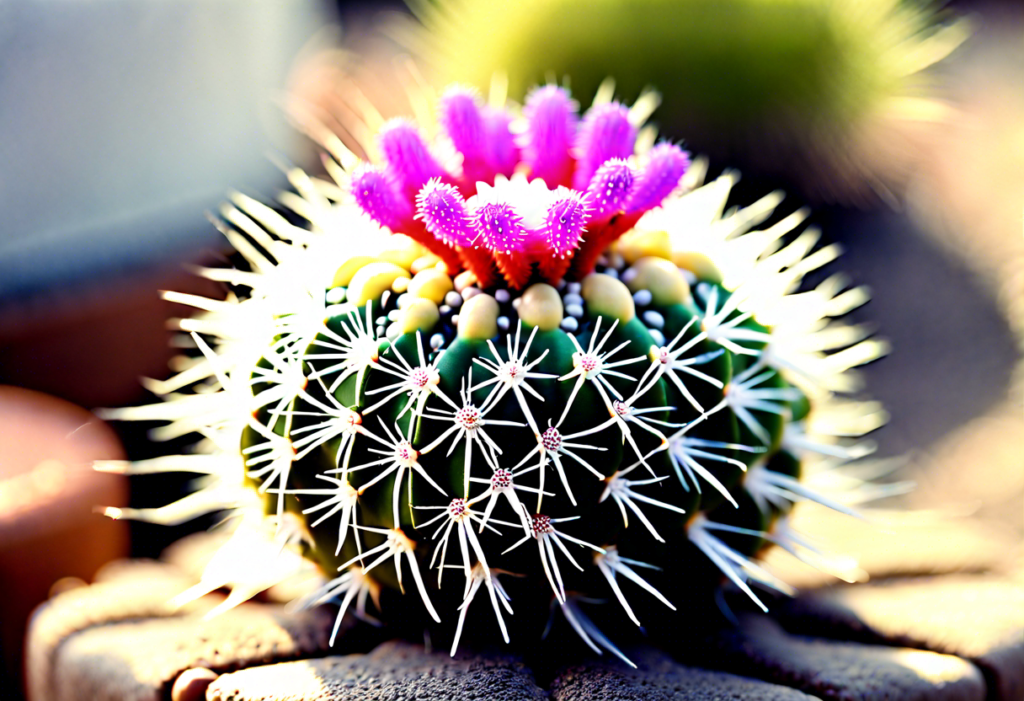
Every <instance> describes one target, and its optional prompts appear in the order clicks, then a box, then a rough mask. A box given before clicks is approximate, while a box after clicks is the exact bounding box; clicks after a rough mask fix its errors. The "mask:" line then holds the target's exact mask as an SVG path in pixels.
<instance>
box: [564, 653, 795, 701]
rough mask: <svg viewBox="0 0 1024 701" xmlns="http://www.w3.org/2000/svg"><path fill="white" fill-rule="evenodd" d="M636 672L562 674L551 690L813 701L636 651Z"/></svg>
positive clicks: (605, 667) (587, 699)
mask: <svg viewBox="0 0 1024 701" xmlns="http://www.w3.org/2000/svg"><path fill="white" fill-rule="evenodd" d="M628 654H629V658H630V659H631V660H632V661H633V662H634V663H635V664H636V665H637V668H636V669H632V668H630V667H628V666H627V665H625V664H623V663H622V662H619V661H618V660H614V661H602V662H590V663H587V664H585V665H575V666H573V667H569V668H567V669H564V670H562V671H561V672H559V674H558V675H557V676H556V677H555V680H554V682H553V683H552V685H551V696H552V698H553V699H554V700H555V701H631V700H633V699H643V700H644V701H669V699H671V700H672V701H712V700H714V701H729V700H730V699H736V700H739V699H753V698H756V699H760V700H761V701H809V699H812V698H813V697H811V696H808V695H807V694H804V693H803V692H801V691H797V690H795V689H790V688H787V687H784V686H779V685H777V684H769V683H767V682H763V681H760V680H757V679H747V678H744V677H738V676H736V675H734V674H728V673H726V672H712V671H709V670H706V669H698V668H694V667H684V666H683V665H681V664H679V663H678V662H675V661H673V660H672V658H670V657H669V656H668V655H666V654H665V653H663V652H659V651H657V650H653V649H643V650H630V651H629V653H628Z"/></svg>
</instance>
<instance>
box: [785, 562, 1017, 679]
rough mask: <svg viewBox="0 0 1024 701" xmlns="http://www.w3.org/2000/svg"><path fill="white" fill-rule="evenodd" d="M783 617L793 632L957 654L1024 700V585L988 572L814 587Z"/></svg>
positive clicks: (792, 603) (791, 603)
mask: <svg viewBox="0 0 1024 701" xmlns="http://www.w3.org/2000/svg"><path fill="white" fill-rule="evenodd" d="M777 613H778V615H779V616H780V618H781V619H782V621H783V625H785V626H786V627H787V628H788V629H789V630H791V631H799V632H803V633H808V634H812V635H821V636H827V637H833V638H843V639H847V640H857V641H861V642H868V643H888V644H896V645H904V646H907V647H915V648H922V649H926V650H933V651H935V652H943V653H948V654H952V655H958V656H960V657H964V658H966V659H969V660H971V661H972V662H974V664H975V665H977V666H978V667H979V669H981V671H982V672H983V673H984V675H985V677H986V680H987V682H988V685H989V688H990V689H991V690H992V692H993V694H995V695H997V696H998V698H1001V699H1024V587H1022V586H1021V583H1020V582H1017V581H1013V580H1010V579H1003V578H1000V577H994V576H984V575H955V576H947V577H927V578H916V577H915V578H907V579H897V580H888V581H880V582H872V583H869V584H862V585H857V586H836V587H829V588H825V589H821V590H818V591H814V592H808V593H806V594H805V595H803V596H800V597H797V598H795V599H793V600H791V601H788V602H785V603H784V604H783V606H782V607H780V608H779V609H778V610H777Z"/></svg>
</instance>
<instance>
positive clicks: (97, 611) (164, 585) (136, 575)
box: [26, 560, 194, 701]
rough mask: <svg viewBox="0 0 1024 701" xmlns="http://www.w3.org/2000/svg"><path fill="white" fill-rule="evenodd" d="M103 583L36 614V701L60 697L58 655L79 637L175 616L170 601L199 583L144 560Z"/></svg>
mask: <svg viewBox="0 0 1024 701" xmlns="http://www.w3.org/2000/svg"><path fill="white" fill-rule="evenodd" d="M97 580H98V581H97V583H96V584H93V585H92V586H89V587H80V588H77V589H72V590H70V591H66V592H64V593H62V594H60V595H59V596H55V597H54V598H52V599H50V600H49V601H48V602H46V603H45V604H43V605H42V606H40V607H39V608H38V609H36V612H35V613H34V614H33V617H32V623H31V634H30V635H29V636H28V642H27V645H26V660H27V669H28V679H27V687H28V690H29V695H30V698H32V699H34V701H48V700H49V699H53V698H55V697H54V695H53V694H54V689H53V685H52V682H53V678H54V674H55V669H56V667H55V660H56V657H57V653H58V651H59V650H60V647H61V646H62V645H63V644H64V643H65V642H67V641H68V640H69V639H71V638H73V637H74V635H75V634H76V633H79V632H80V631H84V630H87V629H89V628H92V627H94V626H97V625H103V624H107V623H111V622H115V621H123V620H131V619H140V618H160V617H164V616H171V615H174V613H175V611H174V608H173V607H172V606H171V605H170V603H169V602H170V599H171V598H172V597H173V596H175V595H176V594H178V593H180V592H182V591H183V590H184V589H186V588H188V587H189V586H191V585H192V584H193V583H194V582H193V580H191V579H189V578H187V577H184V576H182V575H181V573H180V572H178V571H177V570H176V569H174V568H172V567H170V566H168V565H165V564H162V563H158V562H151V561H144V560H135V561H130V562H129V561H122V562H118V563H112V564H111V565H108V566H106V567H105V568H104V569H103V570H101V571H100V572H99V573H98V574H97Z"/></svg>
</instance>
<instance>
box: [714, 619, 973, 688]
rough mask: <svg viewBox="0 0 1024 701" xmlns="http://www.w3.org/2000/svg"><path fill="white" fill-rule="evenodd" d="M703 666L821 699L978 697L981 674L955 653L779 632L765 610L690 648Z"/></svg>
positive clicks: (780, 629)
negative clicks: (751, 677) (743, 675)
mask: <svg viewBox="0 0 1024 701" xmlns="http://www.w3.org/2000/svg"><path fill="white" fill-rule="evenodd" d="M695 653H696V655H697V656H698V657H699V658H700V659H701V660H702V661H703V663H704V664H705V665H706V666H709V667H712V668H718V669H723V670H726V671H730V672H734V673H737V674H745V675H748V676H753V677H757V678H759V679H763V680H765V681H769V682H772V683H775V684H781V685H784V686H789V687H793V688H796V689H800V690H801V691H804V692H806V693H808V694H812V695H814V696H820V697H822V698H828V699H849V700H851V701H852V700H854V699H900V700H901V701H916V700H918V699H920V700H922V701H924V700H926V699H928V700H935V701H982V700H983V699H985V697H986V687H985V680H984V678H983V677H982V675H981V672H980V671H978V669H977V668H976V667H974V665H972V664H971V663H970V662H967V661H965V660H963V659H961V658H959V657H954V656H952V655H941V654H938V653H935V652H928V651H924V650H912V649H908V648H899V647H885V646H879V645H864V644H860V643H851V642H838V641H834V640H824V639H820V638H807V637H800V636H794V635H790V634H788V633H786V632H785V631H784V630H782V628H781V627H780V626H779V625H778V623H776V622H775V621H773V620H772V619H770V618H768V617H767V616H762V615H746V616H743V617H741V618H740V626H739V627H737V628H730V629H726V630H723V631H721V632H719V633H717V634H715V635H712V636H711V637H710V638H709V639H708V640H707V642H706V644H704V645H702V646H700V648H699V649H698V650H696V651H695Z"/></svg>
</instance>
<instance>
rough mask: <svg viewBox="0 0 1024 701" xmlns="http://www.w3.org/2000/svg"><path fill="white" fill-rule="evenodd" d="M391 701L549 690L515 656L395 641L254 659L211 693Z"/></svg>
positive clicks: (537, 695) (228, 698)
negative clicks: (337, 652) (279, 660)
mask: <svg viewBox="0 0 1024 701" xmlns="http://www.w3.org/2000/svg"><path fill="white" fill-rule="evenodd" d="M285 698H287V699H304V700H307V701H348V700H352V701H355V700H356V699H359V701H385V700H388V701H390V700H392V699H413V698H416V699H436V700H438V701H442V700H444V699H452V700H455V699H458V701H468V700H469V699H501V700H502V701H530V700H536V701H541V700H542V699H546V698H547V694H546V693H545V692H544V691H543V690H542V689H541V688H540V687H538V686H537V684H536V682H535V681H534V678H533V674H532V673H531V672H530V670H529V669H527V668H526V666H525V665H524V664H523V663H521V662H518V661H516V660H515V659H514V658H509V657H499V656H490V655H483V656H458V657H455V658H454V659H453V658H451V657H449V656H448V653H447V652H442V651H434V652H426V651H425V650H424V649H423V647H422V646H420V645H411V644H409V643H403V642H389V643H384V644H383V645H380V646H379V647H377V648H376V649H375V650H374V651H373V652H371V653H370V654H368V655H346V656H344V657H324V658H321V659H315V660H305V661H302V662H289V663H286V664H276V665H270V666H265V667H253V668H251V669H246V670H243V671H241V672H235V673H233V674H226V675H224V676H222V677H220V678H218V679H217V680H216V681H215V682H214V683H213V684H212V685H210V687H209V689H208V690H207V699H208V700H209V701H257V700H263V699H266V700H269V699H285Z"/></svg>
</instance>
